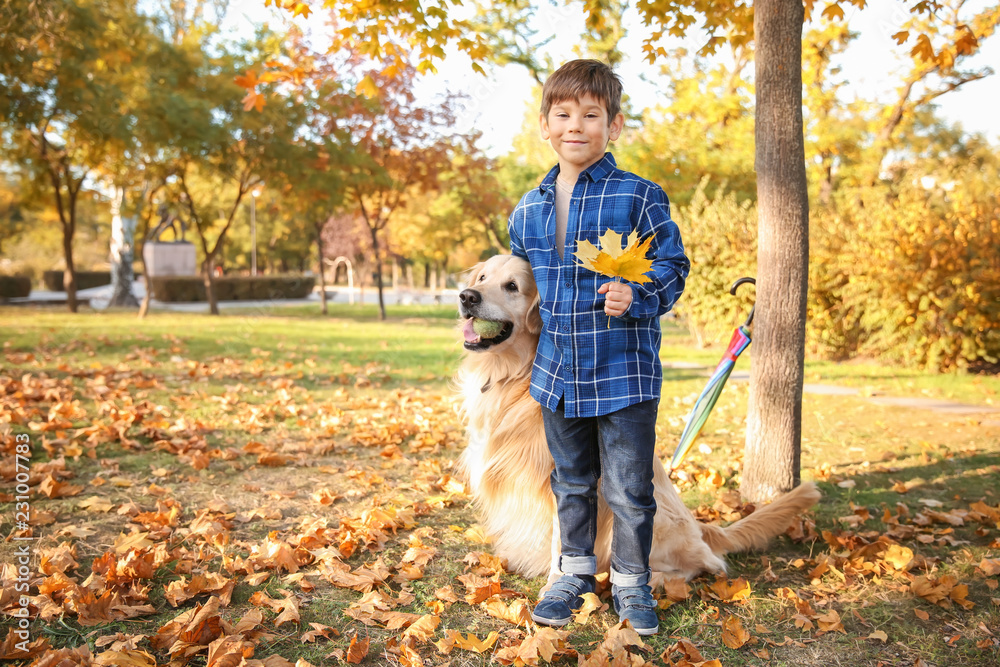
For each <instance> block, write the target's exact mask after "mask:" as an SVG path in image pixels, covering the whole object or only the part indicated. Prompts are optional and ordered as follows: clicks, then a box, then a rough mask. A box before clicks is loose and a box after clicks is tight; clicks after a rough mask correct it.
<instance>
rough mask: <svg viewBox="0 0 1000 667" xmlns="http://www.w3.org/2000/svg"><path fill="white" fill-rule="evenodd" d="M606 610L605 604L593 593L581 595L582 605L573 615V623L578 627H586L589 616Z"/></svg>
mask: <svg viewBox="0 0 1000 667" xmlns="http://www.w3.org/2000/svg"><path fill="white" fill-rule="evenodd" d="M607 608H608V605H607V604H606V603H603V602H601V599H600V598H599V597H597V594H595V593H584V594H583V605H581V606H580V608H579V609H578V610H577V611H576V612H575V613H574V614H573V622H574V623H577V624H579V625H586V624H587V621H589V620H590V615H591V614H593V613H594V612H598V611H604V610H605V609H607Z"/></svg>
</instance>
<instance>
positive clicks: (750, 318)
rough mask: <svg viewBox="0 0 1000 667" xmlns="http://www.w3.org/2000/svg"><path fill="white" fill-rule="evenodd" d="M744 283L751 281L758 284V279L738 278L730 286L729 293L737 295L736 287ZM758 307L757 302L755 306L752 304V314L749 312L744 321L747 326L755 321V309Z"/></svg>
mask: <svg viewBox="0 0 1000 667" xmlns="http://www.w3.org/2000/svg"><path fill="white" fill-rule="evenodd" d="M743 283H750V284H751V285H756V284H757V281H756V280H754V279H753V278H740V279H739V280H737V281H736V282H735V283H733V286H732V287H730V288H729V293H730V294H732V295H733V296H736V289H737V288H738V287H739V286H740V285H742V284H743ZM756 308H757V305H756V304H754V305H753V306H752V307H751V308H750V314H749V315H747V319H746V322H744V323H743V326H745V327H749V326H750V325H751V324H752V323H753V311H754V310H755V309H756Z"/></svg>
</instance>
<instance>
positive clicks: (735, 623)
mask: <svg viewBox="0 0 1000 667" xmlns="http://www.w3.org/2000/svg"><path fill="white" fill-rule="evenodd" d="M750 639H751V637H750V633H749V632H747V631H746V629H745V628H744V627H743V622H742V621H740V619H739V617H738V616H729V617H727V618H726V619H725V620H724V621H723V622H722V643H723V644H725V645H726V646H728V647H729V648H731V649H738V648H740V647H742V646H743V645H744V644H746V643H747V642H748V641H750Z"/></svg>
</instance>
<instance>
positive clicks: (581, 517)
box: [542, 400, 658, 586]
mask: <svg viewBox="0 0 1000 667" xmlns="http://www.w3.org/2000/svg"><path fill="white" fill-rule="evenodd" d="M657 403H658V402H657V401H655V400H651V401H645V402H643V403H636V404H635V405H630V406H629V407H627V408H623V409H622V410H619V411H617V412H613V413H611V414H608V415H603V416H601V417H579V418H573V417H566V416H565V411H564V409H563V404H562V402H560V403H559V406H558V407H557V408H556V411H555V412H552V411H550V410H548V409H547V408H545V407H542V416H543V422H544V424H545V437H546V439H547V440H548V445H549V451H550V452H552V458H553V459H555V464H556V467H555V470H553V471H552V492H553V493H554V494H555V496H556V507H557V511H558V514H559V532H560V538H561V540H562V557H561V559H560V569H561V570H562V571H563V572H564V573H566V574H596V572H597V559H596V557H595V556H594V540H595V537H596V534H597V480H598V479H600V480H601V491H602V493H603V494H604V499H605V500H606V501H607V503H608V507H610V508H611V511H612V512H613V513H614V531H613V537H612V540H611V567H612V579H613V580H614V583H617V584H619V585H621V586H636V585H642V584H645V583H646V581H647V580H648V576H649V575H648V572H649V550H650V547H651V545H652V541H653V515H654V514H656V501H655V500H654V498H653V457H654V456H655V453H654V445H655V441H656V429H655V427H656V411H657Z"/></svg>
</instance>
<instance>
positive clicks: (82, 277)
mask: <svg viewBox="0 0 1000 667" xmlns="http://www.w3.org/2000/svg"><path fill="white" fill-rule="evenodd" d="M42 282H43V283H44V284H45V289H47V290H49V291H52V292H62V291H63V289H64V288H63V272H62V271H46V272H45V273H43V274H42ZM110 284H111V272H110V271H77V272H76V288H77V289H78V290H80V289H90V288H91V287H100V286H102V285H110Z"/></svg>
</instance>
